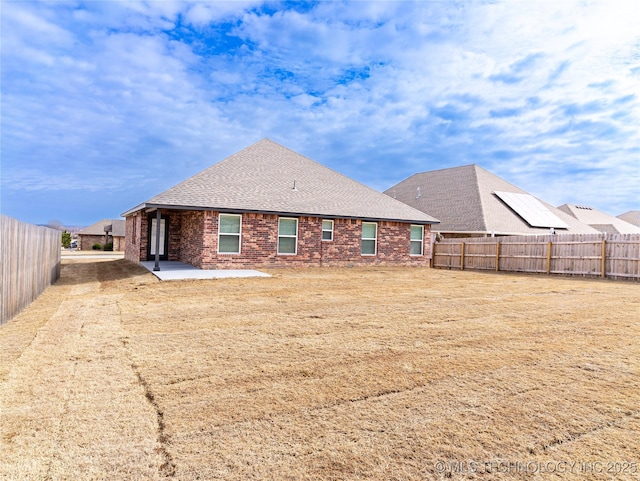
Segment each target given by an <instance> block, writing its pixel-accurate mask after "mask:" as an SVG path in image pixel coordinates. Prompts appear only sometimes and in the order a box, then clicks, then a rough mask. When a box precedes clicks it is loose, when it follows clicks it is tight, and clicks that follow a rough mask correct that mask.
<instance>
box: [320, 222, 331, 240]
mask: <svg viewBox="0 0 640 481" xmlns="http://www.w3.org/2000/svg"><path fill="white" fill-rule="evenodd" d="M322 240H323V241H332V240H333V221H332V220H323V221H322Z"/></svg>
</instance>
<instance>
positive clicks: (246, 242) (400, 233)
mask: <svg viewBox="0 0 640 481" xmlns="http://www.w3.org/2000/svg"><path fill="white" fill-rule="evenodd" d="M162 215H163V216H164V215H167V216H168V217H169V248H168V258H169V260H179V261H181V262H185V263H188V264H191V265H194V266H196V267H199V268H201V269H231V268H260V267H302V266H331V267H340V266H355V265H416V266H428V265H429V259H430V257H431V250H430V249H431V244H430V238H431V228H430V227H431V226H429V225H425V226H424V239H423V246H424V254H423V255H422V256H411V255H409V252H410V235H411V225H410V224H405V223H401V222H387V221H380V222H378V236H377V239H378V242H377V253H376V255H374V256H363V255H361V239H362V221H360V220H357V219H334V231H333V240H332V241H322V220H323V218H321V217H298V218H297V219H298V244H297V254H295V255H283V254H278V253H277V246H278V219H279V216H277V215H274V214H247V213H245V214H242V236H241V248H240V254H219V253H218V219H219V214H218V212H212V211H165V210H163V211H162ZM134 234H135V237H134ZM147 237H148V217H147V216H146V215H140V214H139V215H137V216H129V217H127V220H126V239H127V242H126V249H125V258H127V259H129V260H131V261H134V262H139V261H143V260H147V251H148V249H147V245H148V244H147V243H148V240H147Z"/></svg>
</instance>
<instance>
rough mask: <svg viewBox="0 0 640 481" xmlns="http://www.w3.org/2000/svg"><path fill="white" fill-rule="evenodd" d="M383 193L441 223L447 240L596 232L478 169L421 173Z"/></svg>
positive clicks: (440, 226)
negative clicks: (454, 238) (492, 236)
mask: <svg viewBox="0 0 640 481" xmlns="http://www.w3.org/2000/svg"><path fill="white" fill-rule="evenodd" d="M385 194H387V195H388V196H390V197H393V198H395V199H397V200H400V201H402V202H404V203H406V204H408V205H410V206H412V207H415V208H416V209H418V210H421V211H422V212H429V214H430V215H433V216H434V217H436V218H438V219H439V220H440V224H438V225H437V226H434V232H436V233H439V234H442V235H443V236H444V237H484V236H491V235H496V236H504V235H530V234H548V233H549V232H551V231H552V230H553V232H555V233H557V234H562V233H572V234H597V233H598V231H597V230H595V229H593V228H592V227H589V226H588V225H585V224H583V223H581V222H580V221H578V220H577V219H575V218H574V217H572V216H570V215H568V214H566V213H565V212H562V211H561V210H558V209H556V208H555V207H553V206H551V205H550V204H547V203H545V202H542V201H541V200H539V199H537V198H536V197H534V196H532V195H531V194H528V193H527V192H525V191H524V190H522V189H520V188H518V187H516V186H515V185H512V184H510V183H509V182H507V181H505V180H503V179H501V178H500V177H498V176H496V175H494V174H492V173H491V172H489V171H487V170H485V169H483V168H482V167H480V166H478V165H476V164H472V165H465V166H462V167H453V168H449V169H442V170H434V171H430V172H423V173H418V174H415V175H413V176H411V177H409V178H407V179H405V180H403V181H402V182H400V183H399V184H397V185H394V186H393V187H391V188H390V189H388V190H386V191H385Z"/></svg>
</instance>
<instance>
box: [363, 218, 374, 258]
mask: <svg viewBox="0 0 640 481" xmlns="http://www.w3.org/2000/svg"><path fill="white" fill-rule="evenodd" d="M365 224H372V225H375V226H376V236H375V237H365V236H364V225H365ZM364 241H373V254H365V253H364V252H362V248H363V246H364ZM360 255H363V256H376V255H378V223H377V222H363V223H362V235H361V241H360Z"/></svg>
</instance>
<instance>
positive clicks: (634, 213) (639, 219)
mask: <svg viewBox="0 0 640 481" xmlns="http://www.w3.org/2000/svg"><path fill="white" fill-rule="evenodd" d="M618 219H622V220H623V221H625V222H628V223H629V224H633V225H637V226H638V227H640V210H630V211H629V212H625V213H624V214H620V215H619V216H618Z"/></svg>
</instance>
